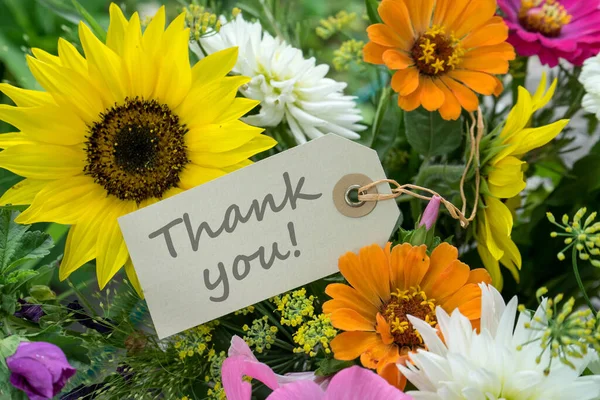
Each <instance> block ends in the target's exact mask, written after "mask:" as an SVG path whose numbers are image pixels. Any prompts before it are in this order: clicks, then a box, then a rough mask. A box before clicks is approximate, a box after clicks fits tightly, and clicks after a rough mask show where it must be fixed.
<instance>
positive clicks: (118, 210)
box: [96, 198, 136, 289]
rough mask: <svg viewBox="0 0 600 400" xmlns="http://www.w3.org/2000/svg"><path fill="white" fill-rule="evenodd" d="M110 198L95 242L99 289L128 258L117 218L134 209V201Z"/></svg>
mask: <svg viewBox="0 0 600 400" xmlns="http://www.w3.org/2000/svg"><path fill="white" fill-rule="evenodd" d="M111 200H112V204H110V205H109V211H108V212H107V213H106V214H105V215H104V221H103V223H102V225H101V226H100V233H99V234H98V242H97V244H96V276H97V278H98V285H99V286H100V289H104V287H105V286H106V284H107V283H108V282H109V281H110V280H111V278H112V277H113V276H115V274H116V273H117V272H119V270H120V269H121V267H123V265H125V263H126V262H127V259H128V258H129V253H128V252H127V246H125V240H124V239H123V234H122V233H121V229H120V228H119V224H118V223H117V218H119V217H120V216H122V215H125V214H128V213H130V212H132V211H134V210H135V209H136V205H135V203H134V202H121V201H118V200H116V199H114V198H111Z"/></svg>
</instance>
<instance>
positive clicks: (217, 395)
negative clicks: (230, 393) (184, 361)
mask: <svg viewBox="0 0 600 400" xmlns="http://www.w3.org/2000/svg"><path fill="white" fill-rule="evenodd" d="M206 358H207V360H208V362H209V363H210V364H209V367H208V371H207V374H206V375H205V376H204V380H205V381H206V382H207V383H208V384H209V386H210V388H209V389H208V391H207V392H206V394H207V395H208V397H207V399H208V400H225V399H227V397H226V396H225V391H224V390H223V383H222V382H221V367H222V366H223V361H225V358H227V353H225V352H224V351H221V352H219V353H217V352H216V351H215V350H214V349H210V351H209V352H208V354H207V355H206Z"/></svg>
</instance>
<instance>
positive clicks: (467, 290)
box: [440, 283, 481, 318]
mask: <svg viewBox="0 0 600 400" xmlns="http://www.w3.org/2000/svg"><path fill="white" fill-rule="evenodd" d="M473 299H479V302H480V306H481V289H480V288H479V285H477V284H476V283H468V284H466V285H464V286H463V287H461V288H460V289H459V290H458V291H457V292H456V293H454V294H453V295H452V296H450V297H449V298H447V299H446V300H444V301H443V302H441V303H440V305H441V306H442V308H443V309H444V311H446V312H447V313H452V311H454V309H455V308H458V307H460V306H462V305H463V304H465V303H467V302H470V301H471V300H473ZM480 308H481V307H480ZM477 318H479V317H477Z"/></svg>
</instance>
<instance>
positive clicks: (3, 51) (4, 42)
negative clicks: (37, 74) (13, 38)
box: [0, 32, 36, 89]
mask: <svg viewBox="0 0 600 400" xmlns="http://www.w3.org/2000/svg"><path fill="white" fill-rule="evenodd" d="M0 61H2V63H4V64H6V67H7V68H8V70H9V71H10V72H11V74H12V75H13V76H14V77H15V79H16V81H17V82H16V83H17V84H18V85H19V86H20V87H23V88H27V89H34V88H35V87H36V86H35V79H34V78H33V75H32V74H31V72H30V71H29V68H28V67H27V62H26V61H25V54H24V53H23V51H22V50H21V49H20V47H19V46H17V45H16V44H14V43H12V42H10V41H9V40H8V38H7V37H6V36H4V33H3V32H0Z"/></svg>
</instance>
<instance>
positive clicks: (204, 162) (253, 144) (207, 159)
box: [0, 135, 277, 168]
mask: <svg viewBox="0 0 600 400" xmlns="http://www.w3.org/2000/svg"><path fill="white" fill-rule="evenodd" d="M276 144H277V142H276V141H275V140H274V139H273V138H271V137H269V136H266V135H260V136H258V137H256V138H254V139H252V140H251V141H250V142H248V143H246V144H245V145H243V146H241V147H239V148H237V149H234V150H231V151H227V152H225V153H207V152H199V151H190V152H189V158H190V160H191V161H192V162H193V163H194V164H197V165H200V166H203V167H213V168H222V167H227V166H229V165H233V164H237V163H239V162H242V161H243V160H245V159H247V158H249V157H252V156H253V155H255V154H258V153H260V152H263V151H265V150H268V149H270V148H271V147H273V146H275V145H276ZM0 154H1V153H0Z"/></svg>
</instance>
